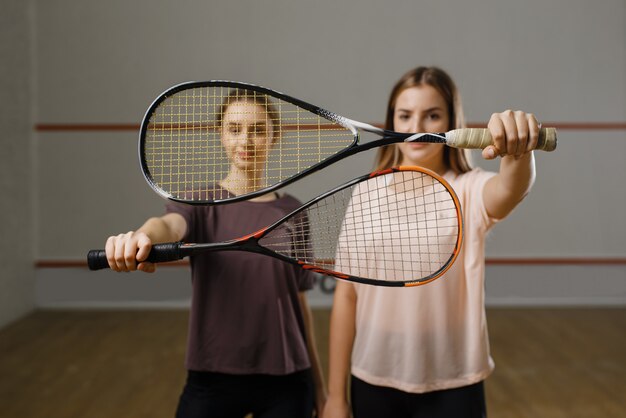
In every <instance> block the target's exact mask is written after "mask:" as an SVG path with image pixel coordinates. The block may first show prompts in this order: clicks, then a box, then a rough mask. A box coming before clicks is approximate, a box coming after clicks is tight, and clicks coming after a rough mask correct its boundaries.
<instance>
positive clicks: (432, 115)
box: [428, 113, 441, 120]
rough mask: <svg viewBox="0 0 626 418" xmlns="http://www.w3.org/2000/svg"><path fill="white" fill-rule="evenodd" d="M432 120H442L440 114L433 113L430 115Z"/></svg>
mask: <svg viewBox="0 0 626 418" xmlns="http://www.w3.org/2000/svg"><path fill="white" fill-rule="evenodd" d="M428 118H429V119H430V120H441V115H440V114H439V113H431V114H430V115H428Z"/></svg>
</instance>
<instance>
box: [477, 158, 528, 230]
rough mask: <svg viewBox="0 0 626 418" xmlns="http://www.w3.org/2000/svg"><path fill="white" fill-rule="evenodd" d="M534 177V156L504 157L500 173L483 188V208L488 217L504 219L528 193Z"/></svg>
mask: <svg viewBox="0 0 626 418" xmlns="http://www.w3.org/2000/svg"><path fill="white" fill-rule="evenodd" d="M535 177H536V171H535V156H534V154H533V152H527V153H525V154H523V155H522V156H521V157H519V158H517V159H516V158H515V157H514V156H505V157H503V158H502V159H501V162H500V171H499V173H498V174H497V175H496V176H494V177H493V178H492V179H491V180H489V182H488V183H487V185H486V186H485V192H484V199H485V207H486V208H487V212H488V213H489V215H490V216H492V217H494V218H498V219H501V218H504V217H505V216H506V215H508V214H509V213H510V212H511V211H512V210H513V209H514V208H515V207H516V206H517V205H518V204H519V203H520V202H521V201H522V200H523V199H524V197H525V196H526V195H527V194H528V193H529V192H530V189H531V188H532V186H533V184H534V182H535Z"/></svg>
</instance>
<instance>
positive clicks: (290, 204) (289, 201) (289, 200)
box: [273, 193, 302, 211]
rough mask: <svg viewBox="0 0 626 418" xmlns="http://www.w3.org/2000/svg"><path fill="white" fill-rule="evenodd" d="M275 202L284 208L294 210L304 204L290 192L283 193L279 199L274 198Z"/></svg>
mask: <svg viewBox="0 0 626 418" xmlns="http://www.w3.org/2000/svg"><path fill="white" fill-rule="evenodd" d="M273 203H274V204H275V205H276V206H277V207H280V208H282V209H284V210H287V211H292V210H296V209H298V208H299V207H300V206H302V202H301V201H300V200H299V199H296V198H295V197H293V196H292V195H290V194H287V193H285V194H283V195H282V196H280V197H279V198H278V199H276V200H274V201H273Z"/></svg>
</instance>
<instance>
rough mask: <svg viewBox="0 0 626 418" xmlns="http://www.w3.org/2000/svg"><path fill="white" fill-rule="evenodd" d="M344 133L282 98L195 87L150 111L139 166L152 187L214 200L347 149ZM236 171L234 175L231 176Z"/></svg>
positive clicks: (346, 132) (281, 177)
mask: <svg viewBox="0 0 626 418" xmlns="http://www.w3.org/2000/svg"><path fill="white" fill-rule="evenodd" d="M353 141H354V134H353V133H352V132H351V131H350V130H349V129H347V128H344V127H342V126H340V125H338V124H336V123H333V122H331V121H329V120H327V119H324V118H323V117H321V116H319V115H317V114H315V113H313V112H310V111H308V110H306V109H304V108H301V107H299V106H297V105H294V104H292V103H289V102H287V101H285V100H283V99H281V98H279V97H271V96H269V95H267V94H263V93H259V92H257V91H254V90H249V89H241V88H238V89H234V88H230V87H223V86H208V87H194V88H190V89H185V90H181V91H179V92H177V93H174V94H172V95H170V96H169V97H167V98H165V99H164V100H163V101H162V102H161V103H160V104H159V105H158V106H157V107H156V108H155V109H154V111H153V112H152V114H151V116H150V119H149V121H148V123H147V125H146V131H145V135H144V139H143V160H144V161H145V166H146V169H147V172H148V175H149V177H150V179H151V181H152V183H153V184H154V185H155V186H157V187H159V188H160V189H161V190H163V191H164V192H165V193H166V194H167V195H168V196H170V197H173V198H176V199H180V200H192V201H193V200H211V199H212V198H213V197H214V196H215V194H216V193H221V191H222V188H221V187H220V185H219V184H220V183H221V182H225V183H226V181H225V179H228V181H227V183H228V188H229V189H230V190H231V191H232V192H234V193H235V194H240V193H241V194H243V193H250V192H254V191H257V190H260V189H262V188H265V187H267V185H269V184H276V183H279V182H281V181H283V180H285V179H287V178H289V177H292V176H293V175H295V174H297V173H299V172H301V171H303V170H306V169H307V168H309V167H312V166H313V165H315V164H317V163H319V162H320V161H322V160H324V159H326V158H329V157H330V156H332V155H334V154H336V153H338V152H339V151H341V150H343V149H345V148H346V147H348V146H350V145H351V144H352V143H353ZM234 172H237V175H233V173H234Z"/></svg>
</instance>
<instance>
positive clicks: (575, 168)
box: [4, 0, 626, 306]
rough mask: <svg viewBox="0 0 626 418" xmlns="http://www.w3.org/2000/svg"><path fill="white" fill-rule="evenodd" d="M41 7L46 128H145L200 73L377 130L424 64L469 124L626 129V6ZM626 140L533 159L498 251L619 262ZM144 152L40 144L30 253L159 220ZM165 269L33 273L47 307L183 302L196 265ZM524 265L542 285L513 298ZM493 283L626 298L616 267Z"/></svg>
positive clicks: (57, 255) (542, 272)
mask: <svg viewBox="0 0 626 418" xmlns="http://www.w3.org/2000/svg"><path fill="white" fill-rule="evenodd" d="M35 5H36V20H35V22H34V27H35V30H34V32H35V34H36V39H35V49H34V53H33V55H34V57H36V67H35V80H34V85H35V86H37V88H36V100H35V102H34V106H35V108H34V111H35V114H36V115H37V118H36V121H35V122H37V123H71V124H79V123H111V124H120V123H131V124H136V123H139V122H140V120H141V118H142V117H143V113H144V112H145V109H146V108H147V106H148V105H149V104H150V102H151V101H152V100H153V99H154V98H155V97H156V96H157V95H158V94H159V93H160V92H161V91H163V90H164V89H166V88H167V87H169V86H171V85H173V84H176V83H179V82H182V81H188V80H205V79H232V80H238V81H247V82H252V83H256V84H261V85H264V86H267V87H271V88H274V89H276V90H280V91H284V92H286V93H289V94H292V95H294V96H297V97H300V98H302V99H304V100H307V101H309V102H312V103H315V104H318V105H320V106H322V107H325V108H328V109H330V110H333V111H335V112H338V113H341V114H344V115H346V116H349V117H352V118H354V119H358V120H363V121H368V122H380V121H381V120H382V118H383V114H384V108H385V101H386V98H387V94H388V91H389V89H390V87H391V86H392V84H393V83H394V82H395V80H396V79H397V78H398V77H399V76H400V75H401V74H403V73H404V72H405V71H406V70H408V69H409V68H412V67H414V66H416V65H439V66H441V67H443V68H445V69H447V70H448V71H449V72H450V73H451V74H452V76H453V77H454V78H455V79H456V81H457V83H458V85H459V87H460V89H461V93H462V96H463V100H464V105H465V110H466V114H467V119H468V120H469V121H472V122H485V121H486V120H487V119H488V118H489V115H490V114H491V113H492V112H495V111H500V110H504V109H506V108H521V109H524V110H527V111H532V112H533V113H535V114H536V115H537V116H538V118H539V119H540V120H542V121H544V123H546V124H547V123H548V122H550V121H558V122H622V123H623V122H624V121H626V29H625V28H626V3H624V1H622V0H605V1H602V2H591V1H584V0H553V1H545V0H530V1H524V2H514V1H500V0H479V1H473V2H458V1H442V0H436V1H435V0H433V1H420V2H417V1H413V0H406V1H393V0H392V1H384V2H383V1H373V0H360V1H357V0H351V1H343V2H340V1H336V0H321V1H315V2H311V1H307V2H305V1H293V0H272V1H263V2H260V1H246V2H243V1H236V0H230V1H221V2H217V1H211V2H207V1H191V0H190V1H176V2H174V1H165V0H158V1H150V2H148V1H133V2H128V1H123V0H111V1H107V2H101V1H95V0H86V1H85V0H82V1H78V0H55V1H38V2H36V3H35ZM16 30H17V29H16ZM15 48H16V49H17V47H15ZM4 106H6V105H4ZM625 136H626V131H625V130H623V129H622V130H586V131H581V130H562V131H561V132H560V138H559V139H560V142H559V148H558V150H557V152H555V153H553V154H541V155H537V157H538V182H537V185H536V187H535V189H534V190H533V192H532V194H531V195H530V196H529V197H528V199H527V200H526V201H525V202H524V203H523V204H522V205H521V206H520V207H519V209H518V210H517V211H516V212H515V213H514V214H513V215H512V216H511V217H510V219H508V220H507V221H506V222H504V223H502V224H501V225H499V226H498V227H497V228H496V229H495V230H494V233H493V234H492V235H491V237H490V239H489V242H488V256H489V257H490V258H503V257H505V258H519V259H525V258H536V257H552V258H577V257H585V258H587V257H589V258H591V257H616V258H621V259H624V258H626V241H625V240H624V239H623V238H622V237H623V236H624V233H625V232H626V221H625V220H624V217H623V215H622V212H623V208H624V206H625V205H626V188H625V187H624V186H623V183H624V180H625V179H626V168H625V165H624V164H623V161H624V157H626V140H625V139H626V138H625ZM136 141H137V135H136V132H132V131H103V132H89V131H76V132H68V131H61V132H38V133H37V135H36V143H35V148H36V156H35V160H36V161H38V164H37V167H38V170H37V173H38V174H37V178H36V179H35V182H36V185H37V187H36V189H35V190H36V196H35V197H34V198H35V200H36V201H37V202H39V204H38V205H37V208H36V213H35V215H34V222H33V223H34V224H35V225H37V229H36V237H37V247H36V255H35V256H36V258H37V259H39V260H82V259H84V255H85V252H86V250H88V249H89V248H95V247H101V246H102V245H103V243H104V239H105V237H106V236H108V235H110V234H112V233H117V232H125V231H127V230H129V229H133V228H135V227H136V226H137V225H138V224H140V223H141V222H142V221H143V219H144V218H146V217H147V216H150V215H153V214H159V213H161V211H162V207H163V202H162V201H161V200H160V199H159V198H158V197H157V196H155V195H154V194H153V193H152V192H151V191H150V189H149V187H147V185H146V184H145V182H144V180H143V178H142V176H141V173H140V171H139V168H138V164H137V157H136ZM477 162H478V164H480V165H483V166H485V167H486V168H494V166H493V164H485V163H484V162H481V161H480V157H479V156H477ZM12 164H15V163H12ZM370 167H371V154H369V155H363V156H361V157H359V158H354V159H351V160H349V161H347V162H346V163H345V164H342V165H340V166H338V167H335V168H333V170H331V171H329V172H326V173H322V174H320V175H319V176H318V177H316V178H314V179H310V180H309V181H307V182H304V183H303V185H301V186H299V187H298V189H295V188H291V189H290V190H291V191H293V192H294V193H295V194H296V195H298V197H300V198H302V199H307V198H309V197H311V196H313V195H315V194H317V193H318V192H320V191H321V190H323V189H325V188H327V187H328V186H329V185H333V184H337V183H338V182H339V181H341V180H342V179H346V178H350V177H353V176H354V175H355V174H361V173H364V172H366V171H368V170H369V169H370ZM8 210H9V213H12V211H14V208H8ZM20 216H26V215H24V214H23V213H22V214H21V215H20ZM161 271H162V274H159V275H157V276H154V277H152V278H151V279H150V281H147V279H145V278H141V277H134V276H133V277H132V278H130V279H127V281H124V280H122V279H120V278H119V277H112V276H111V275H109V274H107V273H91V274H90V273H88V272H87V271H85V270H80V269H69V270H68V269H65V270H64V269H38V271H37V273H36V274H37V285H36V290H35V294H36V298H37V304H38V305H40V306H69V305H94V304H100V305H107V304H109V305H110V306H117V305H120V304H122V305H134V304H136V305H137V306H142V304H143V303H149V304H153V303H154V304H157V305H158V304H163V305H171V304H174V305H176V304H178V303H179V302H180V301H181V300H182V301H183V302H182V303H183V304H184V301H185V300H186V297H187V295H188V293H186V292H188V283H187V280H186V279H185V278H186V275H187V272H186V271H185V269H180V268H179V269H176V268H174V269H171V268H165V269H161ZM529 271H532V278H533V280H532V286H530V285H528V286H523V285H522V288H520V287H519V286H520V283H529V282H526V281H525V277H526V275H527V274H528V272H529ZM487 274H488V277H487V279H488V286H487V292H488V300H491V301H492V303H494V304H498V303H499V304H507V303H510V304H533V303H551V304H564V303H570V302H571V303H578V304H581V303H582V304H584V303H590V304H596V303H605V304H606V303H611V304H615V303H617V304H626V267H625V266H624V265H623V264H622V265H617V266H615V265H595V266H592V267H591V268H590V267H580V266H549V265H548V266H533V267H532V268H531V269H528V268H526V267H525V266H523V265H520V266H494V267H490V268H489V269H488V272H487ZM590 286H591V287H592V288H593V292H590V291H589V287H590ZM81 289H82V290H81ZM133 289H135V290H133ZM105 295H106V296H105ZM169 295H171V296H169ZM489 298H491V299H489Z"/></svg>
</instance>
